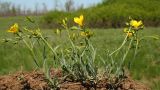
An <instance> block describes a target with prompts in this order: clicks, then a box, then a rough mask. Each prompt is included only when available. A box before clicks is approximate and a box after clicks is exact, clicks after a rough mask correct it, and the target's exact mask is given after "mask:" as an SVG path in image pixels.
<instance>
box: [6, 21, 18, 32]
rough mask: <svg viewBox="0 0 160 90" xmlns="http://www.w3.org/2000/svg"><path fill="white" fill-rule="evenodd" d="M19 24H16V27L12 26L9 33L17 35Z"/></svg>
mask: <svg viewBox="0 0 160 90" xmlns="http://www.w3.org/2000/svg"><path fill="white" fill-rule="evenodd" d="M18 28H19V27H18V24H17V23H15V24H14V25H12V26H11V27H10V29H9V30H8V32H11V33H17V32H18Z"/></svg>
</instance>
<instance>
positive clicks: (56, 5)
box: [54, 0, 58, 10]
mask: <svg viewBox="0 0 160 90" xmlns="http://www.w3.org/2000/svg"><path fill="white" fill-rule="evenodd" d="M57 9H58V0H54V10H57Z"/></svg>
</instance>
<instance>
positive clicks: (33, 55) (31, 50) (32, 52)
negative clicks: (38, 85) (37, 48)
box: [22, 38, 40, 67]
mask: <svg viewBox="0 0 160 90" xmlns="http://www.w3.org/2000/svg"><path fill="white" fill-rule="evenodd" d="M22 40H23V42H24V43H25V45H26V46H27V48H28V49H29V50H30V52H31V55H32V57H33V59H34V62H35V64H36V65H37V66H38V67H40V66H39V64H38V62H37V60H36V56H35V54H34V51H33V48H31V47H30V46H29V44H28V43H27V41H26V40H24V39H23V38H22Z"/></svg>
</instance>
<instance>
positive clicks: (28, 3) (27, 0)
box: [0, 0, 102, 10]
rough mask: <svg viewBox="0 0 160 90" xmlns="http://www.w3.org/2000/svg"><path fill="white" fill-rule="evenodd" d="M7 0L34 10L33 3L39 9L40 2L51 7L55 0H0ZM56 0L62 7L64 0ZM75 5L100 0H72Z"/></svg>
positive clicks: (1, 0) (0, 0)
mask: <svg viewBox="0 0 160 90" xmlns="http://www.w3.org/2000/svg"><path fill="white" fill-rule="evenodd" d="M3 1H7V2H12V3H14V4H15V5H21V8H22V9H23V8H27V9H31V10H34V9H35V5H36V4H37V5H38V7H39V9H41V8H42V3H45V4H46V5H47V8H48V9H49V10H50V9H53V8H54V5H55V1H56V0H0V2H3ZM57 1H58V8H61V9H64V3H65V1H66V0H57ZM73 1H74V5H75V6H80V5H82V4H83V5H84V7H88V6H90V5H94V4H97V3H100V2H101V1H102V0H73Z"/></svg>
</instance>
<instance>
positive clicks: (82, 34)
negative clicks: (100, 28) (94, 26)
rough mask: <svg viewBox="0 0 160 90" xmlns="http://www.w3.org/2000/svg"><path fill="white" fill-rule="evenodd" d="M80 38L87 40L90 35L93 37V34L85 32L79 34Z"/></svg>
mask: <svg viewBox="0 0 160 90" xmlns="http://www.w3.org/2000/svg"><path fill="white" fill-rule="evenodd" d="M80 35H81V36H83V37H87V38H90V37H91V36H92V35H93V32H90V31H86V32H84V31H83V32H81V33H80Z"/></svg>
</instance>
